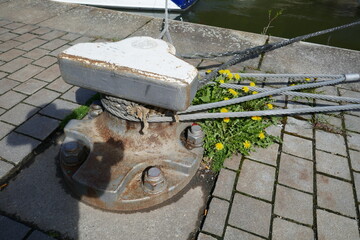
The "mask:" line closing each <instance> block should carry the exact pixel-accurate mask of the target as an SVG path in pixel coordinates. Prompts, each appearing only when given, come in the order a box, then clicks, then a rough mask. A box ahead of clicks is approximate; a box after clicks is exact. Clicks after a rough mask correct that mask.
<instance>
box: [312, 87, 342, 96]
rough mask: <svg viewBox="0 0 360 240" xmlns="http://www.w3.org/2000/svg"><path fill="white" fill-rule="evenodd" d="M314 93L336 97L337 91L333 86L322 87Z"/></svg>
mask: <svg viewBox="0 0 360 240" xmlns="http://www.w3.org/2000/svg"><path fill="white" fill-rule="evenodd" d="M316 91H319V92H321V93H322V94H325V95H331V96H338V95H339V94H338V91H337V87H335V86H324V87H320V88H317V89H316Z"/></svg>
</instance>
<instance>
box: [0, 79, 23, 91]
mask: <svg viewBox="0 0 360 240" xmlns="http://www.w3.org/2000/svg"><path fill="white" fill-rule="evenodd" d="M19 84H20V83H19V82H17V81H13V80H10V79H7V78H3V79H0V95H1V94H3V93H5V92H7V91H9V90H10V89H12V88H14V87H16V86H17V85H19Z"/></svg>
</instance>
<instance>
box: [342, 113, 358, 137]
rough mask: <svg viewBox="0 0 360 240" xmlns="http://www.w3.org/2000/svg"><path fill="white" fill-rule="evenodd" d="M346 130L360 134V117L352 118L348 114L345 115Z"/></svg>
mask: <svg viewBox="0 0 360 240" xmlns="http://www.w3.org/2000/svg"><path fill="white" fill-rule="evenodd" d="M344 119H345V128H346V129H347V130H350V131H354V132H358V133H359V132H360V124H359V123H360V117H355V116H351V115H348V114H345V115H344Z"/></svg>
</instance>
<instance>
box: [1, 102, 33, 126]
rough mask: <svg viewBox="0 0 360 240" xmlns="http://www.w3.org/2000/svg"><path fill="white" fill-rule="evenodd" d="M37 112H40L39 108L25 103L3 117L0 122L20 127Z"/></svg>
mask: <svg viewBox="0 0 360 240" xmlns="http://www.w3.org/2000/svg"><path fill="white" fill-rule="evenodd" d="M37 111H39V108H37V107H34V106H30V105H27V104H24V103H19V104H18V105H16V106H15V107H13V108H12V109H10V110H9V111H7V112H6V113H4V114H3V115H1V116H0V120H2V121H4V122H8V123H11V124H14V125H16V126H18V125H20V124H21V123H23V122H25V121H26V120H27V119H29V118H30V117H31V116H32V115H34V114H35V113H36V112H37Z"/></svg>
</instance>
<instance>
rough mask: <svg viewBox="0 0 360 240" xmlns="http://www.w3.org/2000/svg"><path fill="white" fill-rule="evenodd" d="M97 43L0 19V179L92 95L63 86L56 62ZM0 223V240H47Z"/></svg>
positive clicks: (22, 226) (34, 232)
mask: <svg viewBox="0 0 360 240" xmlns="http://www.w3.org/2000/svg"><path fill="white" fill-rule="evenodd" d="M95 40H97V39H95V38H90V37H85V36H82V35H79V34H74V33H68V32H63V31H58V30H54V29H50V28H44V27H40V26H37V25H33V24H24V23H20V22H13V21H8V20H6V19H0V180H1V179H3V180H4V179H5V177H6V176H8V175H9V174H12V173H14V172H15V171H17V170H19V169H21V168H22V167H23V166H24V164H25V163H26V162H27V160H28V159H30V158H31V157H32V156H33V155H34V154H36V153H37V152H36V149H37V148H38V146H39V145H40V144H41V143H42V142H43V141H44V140H45V139H46V138H47V137H48V136H49V135H50V134H52V133H53V132H55V131H56V130H57V129H58V127H59V123H60V122H61V120H62V119H64V118H65V117H66V116H67V115H68V114H70V113H71V111H72V110H73V109H75V108H77V107H79V106H80V105H81V104H84V103H85V102H86V101H87V100H88V99H89V98H90V97H91V96H93V95H94V94H95V92H93V91H90V90H86V89H81V88H78V87H74V86H71V85H68V84H66V83H65V82H64V81H63V80H62V78H61V75H60V71H59V67H58V64H57V58H56V56H57V54H58V53H59V52H61V51H62V50H63V49H66V48H68V47H70V46H71V45H74V44H76V43H80V42H90V41H95ZM0 182H1V181H0ZM0 194H1V193H0ZM0 225H1V229H2V230H1V233H0V239H14V240H15V239H23V238H25V239H33V240H35V239H51V237H49V236H48V235H46V234H44V233H42V232H41V231H39V230H36V229H33V228H31V227H29V226H26V225H25V224H22V223H19V222H16V221H14V220H13V219H11V218H9V217H6V216H0ZM4 236H6V238H3V237H4Z"/></svg>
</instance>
